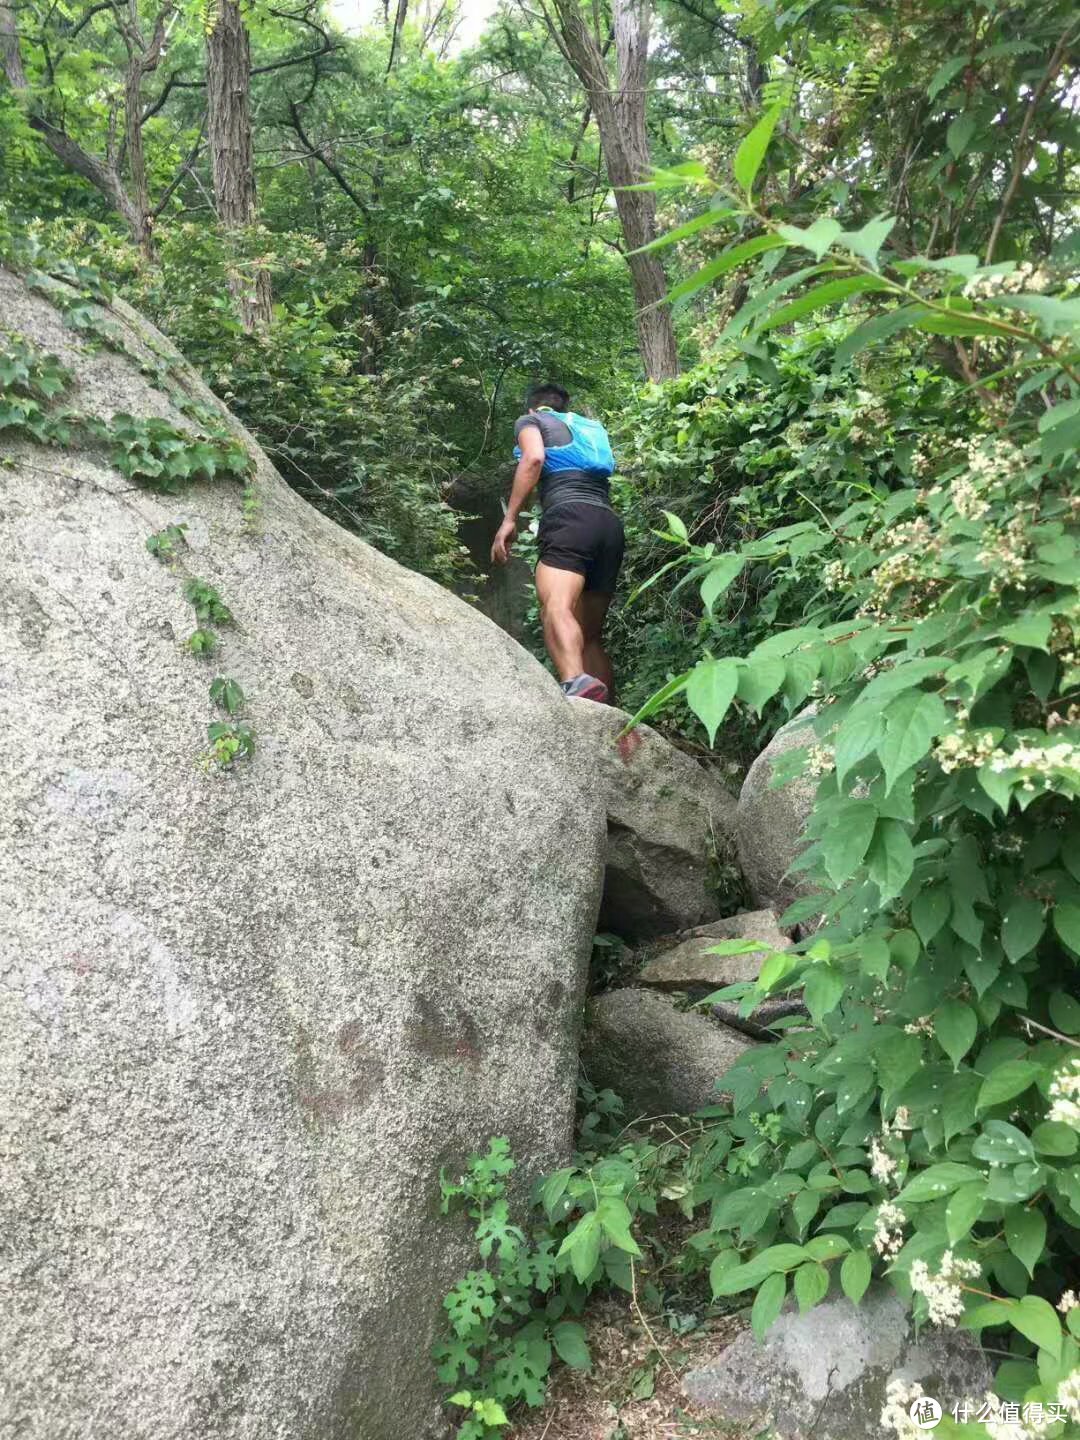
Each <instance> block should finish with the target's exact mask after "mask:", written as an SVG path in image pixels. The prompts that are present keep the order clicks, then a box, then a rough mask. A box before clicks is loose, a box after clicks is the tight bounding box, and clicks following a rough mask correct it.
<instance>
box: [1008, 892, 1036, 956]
mask: <svg viewBox="0 0 1080 1440" xmlns="http://www.w3.org/2000/svg"><path fill="white" fill-rule="evenodd" d="M1045 929H1046V912H1045V911H1044V909H1043V904H1042V901H1041V900H1035V899H1032V898H1031V897H1030V896H1028V895H1017V896H1016V897H1015V898H1014V899H1013V900H1012V902H1011V903H1010V905H1009V908H1008V910H1006V912H1005V918H1004V919H1003V920H1002V922H1001V944H1002V947H1003V949H1004V951H1005V954H1006V955H1007V956H1008V957H1009V959H1010V960H1011V961H1012V962H1013V964H1015V963H1016V961H1017V960H1022V959H1023V958H1024V956H1025V955H1029V954H1030V953H1031V951H1032V950H1034V949H1035V946H1036V945H1037V944H1038V943H1039V941H1040V939H1041V938H1042V933H1043V931H1044V930H1045Z"/></svg>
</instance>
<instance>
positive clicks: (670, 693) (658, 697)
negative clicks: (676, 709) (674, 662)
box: [616, 670, 693, 740]
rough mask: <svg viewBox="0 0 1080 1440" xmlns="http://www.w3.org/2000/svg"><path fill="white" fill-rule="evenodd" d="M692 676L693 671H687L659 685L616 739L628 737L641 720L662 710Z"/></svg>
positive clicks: (683, 688) (684, 687)
mask: <svg viewBox="0 0 1080 1440" xmlns="http://www.w3.org/2000/svg"><path fill="white" fill-rule="evenodd" d="M692 674H693V671H691V670H687V671H685V672H684V673H683V674H682V675H676V676H675V677H674V678H673V679H671V680H669V681H668V682H667V684H666V685H661V687H660V689H659V690H657V691H655V692H654V693H653V694H652V695H650V696H649V698H648V700H646V701H645V704H644V705H642V707H641V709H640V710H638V711H637V712H636V713H635V714H634V715H632V716H631V717H630V719H629V720H628V721H627V722H626V724H625V725H624V726H623V728H622V729H621V730H620V731H619V734H618V736H617V737H616V738H617V739H620V740H621V739H622V737H623V736H624V735H628V734H629V733H630V731H631V730H633V729H634V727H635V726H637V725H640V724H641V722H642V721H643V720H648V718H649V717H650V715H655V714H656V712H657V710H660V709H662V708H663V706H665V705H666V704H667V702H668V701H669V700H673V699H674V698H675V696H676V695H678V694H679V693H680V691H682V690H685V689H686V683H687V681H688V680H689V679H690V676H691V675H692Z"/></svg>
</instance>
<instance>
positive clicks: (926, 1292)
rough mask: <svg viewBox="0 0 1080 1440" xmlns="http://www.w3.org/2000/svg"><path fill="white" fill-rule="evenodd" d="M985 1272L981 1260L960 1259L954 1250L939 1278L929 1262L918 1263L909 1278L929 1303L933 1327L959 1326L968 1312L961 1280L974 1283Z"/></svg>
mask: <svg viewBox="0 0 1080 1440" xmlns="http://www.w3.org/2000/svg"><path fill="white" fill-rule="evenodd" d="M981 1273H982V1271H981V1266H980V1265H979V1263H978V1261H977V1260H960V1259H958V1258H957V1257H956V1256H955V1255H954V1254H953V1252H952V1251H951V1250H946V1251H945V1254H944V1255H942V1257H941V1269H940V1270H939V1271H938V1272H937V1274H936V1275H935V1274H933V1273H932V1272H931V1271H930V1268H929V1266H928V1265H927V1263H926V1261H925V1260H916V1261H914V1262H913V1263H912V1266H911V1271H910V1274H909V1276H908V1278H909V1280H910V1281H911V1288H912V1289H913V1290H914V1291H915V1293H916V1294H917V1295H922V1296H923V1297H924V1298H925V1300H926V1304H927V1307H928V1310H929V1317H930V1323H931V1325H955V1324H956V1322H957V1320H959V1318H960V1316H961V1315H962V1314H963V1313H964V1293H963V1287H962V1286H961V1284H960V1281H962V1280H974V1279H975V1277H976V1276H977V1275H979V1274H981Z"/></svg>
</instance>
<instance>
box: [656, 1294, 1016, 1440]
mask: <svg viewBox="0 0 1080 1440" xmlns="http://www.w3.org/2000/svg"><path fill="white" fill-rule="evenodd" d="M992 1377H993V1371H992V1369H991V1367H990V1365H989V1364H988V1363H987V1359H986V1356H985V1355H984V1354H983V1352H982V1350H981V1349H980V1348H979V1344H978V1341H977V1340H975V1339H974V1337H973V1336H971V1335H970V1334H968V1333H967V1332H966V1331H962V1330H926V1331H925V1332H924V1334H923V1336H922V1338H921V1339H920V1340H919V1341H916V1340H915V1339H914V1338H913V1337H912V1334H911V1330H910V1326H909V1317H908V1313H907V1309H906V1307H905V1306H904V1304H903V1302H902V1301H901V1300H900V1298H899V1296H897V1295H896V1294H895V1293H894V1292H893V1291H892V1290H887V1289H884V1288H882V1289H874V1290H871V1291H870V1292H869V1293H868V1294H867V1295H866V1296H865V1297H864V1299H863V1301H862V1303H861V1305H859V1306H855V1305H852V1304H851V1302H850V1301H849V1300H830V1301H827V1302H826V1303H825V1304H823V1305H818V1306H815V1308H814V1309H812V1310H808V1311H807V1312H806V1313H805V1314H797V1313H796V1312H795V1311H794V1310H789V1311H787V1312H785V1313H784V1314H783V1315H781V1316H780V1318H779V1319H778V1320H777V1321H775V1322H774V1324H773V1325H772V1327H771V1328H770V1330H769V1331H768V1333H767V1334H766V1336H765V1340H764V1343H759V1342H758V1341H757V1340H755V1339H754V1336H753V1333H752V1332H751V1331H749V1330H745V1331H744V1332H743V1333H742V1334H741V1335H740V1336H739V1337H738V1339H737V1340H735V1342H734V1343H733V1344H731V1345H729V1346H728V1348H727V1349H726V1350H724V1351H722V1352H721V1353H720V1354H719V1355H718V1356H717V1357H716V1359H715V1360H714V1361H713V1362H712V1363H711V1364H707V1365H702V1366H698V1367H697V1368H695V1369H694V1370H691V1371H690V1372H689V1373H688V1374H687V1375H685V1376H684V1378H683V1391H684V1393H685V1394H686V1396H687V1398H688V1399H689V1400H690V1401H692V1403H693V1404H694V1405H695V1406H697V1407H699V1408H700V1409H701V1410H703V1411H704V1412H705V1413H706V1414H709V1415H715V1416H716V1417H717V1419H718V1421H719V1422H720V1423H721V1424H722V1425H725V1426H727V1425H732V1426H738V1427H739V1429H740V1432H741V1431H742V1429H743V1427H746V1432H747V1433H749V1434H755V1435H756V1434H758V1433H759V1431H761V1430H764V1429H768V1432H769V1434H770V1435H775V1436H776V1437H777V1440H879V1437H880V1436H881V1435H882V1434H883V1433H884V1428H883V1426H882V1423H881V1412H882V1409H883V1408H884V1405H885V1398H886V1389H887V1387H888V1383H889V1381H890V1380H893V1379H899V1380H905V1381H909V1382H915V1381H917V1382H918V1383H919V1384H921V1385H922V1388H923V1393H924V1394H926V1395H930V1396H933V1397H934V1398H935V1399H936V1400H938V1401H939V1403H940V1404H941V1406H942V1408H943V1409H944V1410H945V1412H946V1413H948V1412H949V1410H951V1408H952V1406H953V1405H954V1404H956V1403H959V1402H961V1401H963V1400H964V1399H976V1400H977V1401H979V1402H980V1403H981V1401H982V1398H983V1396H984V1395H985V1393H986V1392H987V1391H988V1390H990V1389H991V1388H992Z"/></svg>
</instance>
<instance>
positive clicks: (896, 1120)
mask: <svg viewBox="0 0 1080 1440" xmlns="http://www.w3.org/2000/svg"><path fill="white" fill-rule="evenodd" d="M881 1129H882V1131H883V1133H884V1134H886V1135H888V1136H889V1137H890V1139H899V1138H900V1136H901V1135H903V1133H904V1131H905V1130H912V1129H914V1126H913V1125H912V1123H911V1111H910V1110H909V1109H908V1107H907V1106H906V1105H898V1106H897V1107H896V1114H895V1115H894V1116H893V1117H892V1120H891V1121H889V1120H882V1122H881Z"/></svg>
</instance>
